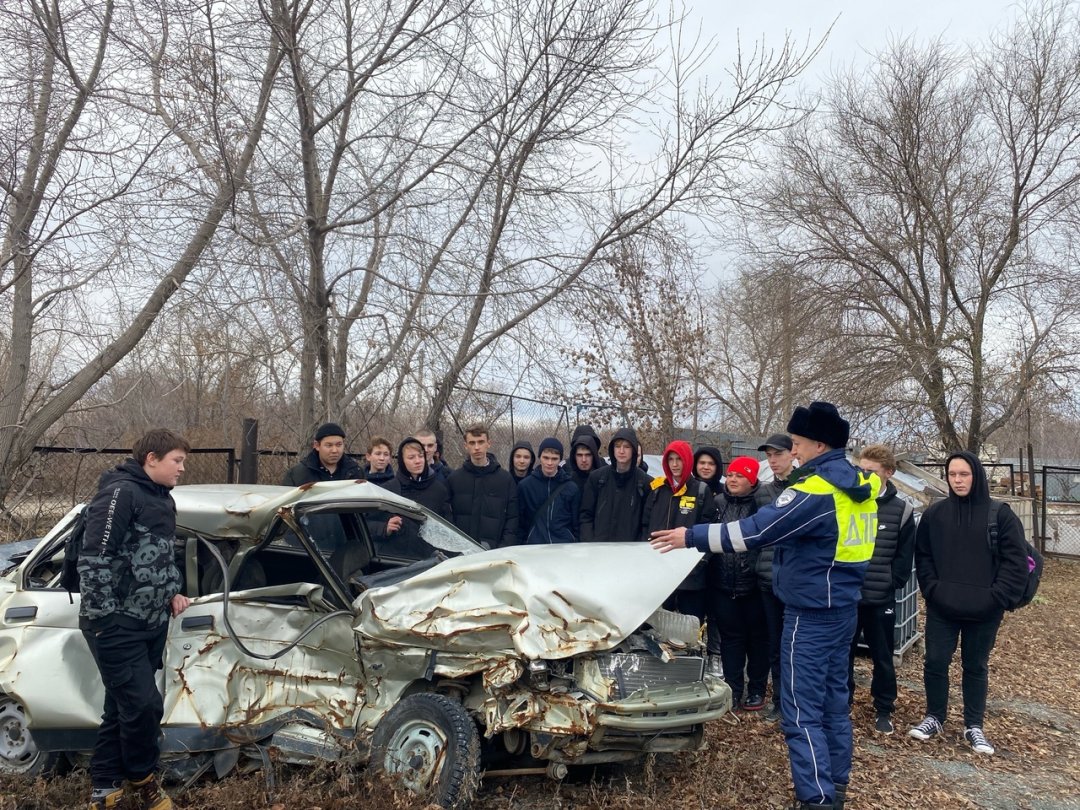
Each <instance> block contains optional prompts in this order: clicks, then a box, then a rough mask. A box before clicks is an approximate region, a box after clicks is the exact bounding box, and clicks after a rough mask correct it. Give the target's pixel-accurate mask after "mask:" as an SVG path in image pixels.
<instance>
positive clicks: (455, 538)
mask: <svg viewBox="0 0 1080 810" xmlns="http://www.w3.org/2000/svg"><path fill="white" fill-rule="evenodd" d="M420 536H421V537H422V538H423V539H424V541H425V542H427V543H429V544H430V545H432V546H434V547H435V548H437V549H439V550H440V551H448V552H452V553H454V554H476V553H477V552H478V551H483V550H484V549H483V547H482V546H480V545H478V544H477V543H476V541H474V540H472V539H471V538H469V537H467V536H465V535H464V534H462V533H461V531H460V530H458V529H457V528H456V527H454V526H451V525H450V524H449V523H445V522H443V521H441V520H439V519H438V518H437V517H435V516H434V515H433V516H431V517H430V518H428V520H427V521H426V522H424V524H423V525H421V526H420Z"/></svg>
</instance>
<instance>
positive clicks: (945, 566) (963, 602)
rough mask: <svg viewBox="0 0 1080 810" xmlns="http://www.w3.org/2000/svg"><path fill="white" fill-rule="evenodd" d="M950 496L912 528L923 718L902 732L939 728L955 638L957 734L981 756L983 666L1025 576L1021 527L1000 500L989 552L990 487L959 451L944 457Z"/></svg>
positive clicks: (924, 735)
mask: <svg viewBox="0 0 1080 810" xmlns="http://www.w3.org/2000/svg"><path fill="white" fill-rule="evenodd" d="M945 475H946V480H947V481H948V484H949V497H947V498H946V499H945V500H943V501H938V502H937V503H934V504H931V505H930V506H929V507H928V508H927V510H926V511H925V512H924V513H923V516H922V519H921V520H920V521H919V527H918V529H916V531H915V572H916V574H917V575H918V578H919V589H920V590H921V591H922V594H923V597H924V598H925V599H926V626H925V632H926V661H925V663H924V664H923V683H924V684H925V686H926V718H925V719H924V720H923V721H922V722H921V723H919V725H917V726H915V727H914V728H913V729H911V730H910V731H909V732H908V736H910V737H914V738H915V739H917V740H928V739H930V738H931V737H934V736H936V735H938V734H940V733H941V731H942V726H943V725H944V723H945V718H946V715H947V714H948V708H949V664H950V663H951V662H952V657H953V654H954V653H955V652H956V645H957V641H959V643H960V660H961V664H962V665H963V678H962V685H963V694H964V728H965V731H964V739H965V740H967V742H968V744H969V745H971V747H972V749H973V750H974V751H975V752H977V753H980V754H988V755H989V754H993V753H994V747H993V746H992V745H991V744H990V742H989V741H988V740H987V739H986V735H985V734H984V733H983V719H984V715H985V713H986V693H987V689H988V687H989V677H988V664H989V661H990V651H991V650H993V648H994V641H995V640H996V638H997V631H998V627H999V626H1000V625H1001V618H1002V616H1003V615H1004V612H1005V610H1006V609H1007V608H1009V607H1012V606H1014V605H1015V604H1016V603H1017V602H1018V601H1019V600H1020V597H1021V595H1022V594H1023V592H1024V586H1025V584H1026V583H1027V577H1028V559H1027V546H1026V545H1025V544H1024V526H1023V524H1022V523H1021V522H1020V518H1018V517H1017V516H1016V515H1015V514H1014V513H1013V511H1012V509H1010V508H1009V506H1008V504H1005V503H999V504H998V513H997V537H998V543H997V544H998V552H997V554H996V555H995V554H994V553H993V552H992V551H991V549H990V543H989V527H990V510H991V505H992V503H993V502H992V501H991V499H990V487H989V485H988V484H987V481H986V471H985V470H984V469H983V466H982V463H981V462H980V461H979V459H978V458H976V457H975V456H974V455H973V454H972V453H968V452H960V453H954V454H953V455H951V456H949V458H948V459H946V461H945Z"/></svg>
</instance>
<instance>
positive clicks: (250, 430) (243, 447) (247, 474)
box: [240, 417, 259, 484]
mask: <svg viewBox="0 0 1080 810" xmlns="http://www.w3.org/2000/svg"><path fill="white" fill-rule="evenodd" d="M240 430H241V436H240V483H241V484H257V483H258V482H259V420H258V419H252V418H250V417H248V418H245V419H244V424H243V427H242V428H241V429H240Z"/></svg>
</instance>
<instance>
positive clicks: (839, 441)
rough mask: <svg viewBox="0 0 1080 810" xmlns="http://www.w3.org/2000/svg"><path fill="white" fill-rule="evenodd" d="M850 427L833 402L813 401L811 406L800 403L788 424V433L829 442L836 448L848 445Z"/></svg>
mask: <svg viewBox="0 0 1080 810" xmlns="http://www.w3.org/2000/svg"><path fill="white" fill-rule="evenodd" d="M850 429H851V426H850V425H849V424H848V422H847V420H846V419H842V418H841V417H840V412H839V411H838V410H837V409H836V406H835V405H833V404H832V403H831V402H811V403H810V407H809V408H804V407H802V406H801V405H800V406H799V407H798V408H796V409H795V412H794V413H792V414H791V419H790V421H789V422H788V424H787V432H788V433H793V434H795V435H796V436H805V437H806V438H807V439H811V440H812V441H815V442H821V443H822V444H827V445H828V446H829V447H831V448H833V449H834V450H836V449H843V448H845V447H847V442H848V436H849V435H850Z"/></svg>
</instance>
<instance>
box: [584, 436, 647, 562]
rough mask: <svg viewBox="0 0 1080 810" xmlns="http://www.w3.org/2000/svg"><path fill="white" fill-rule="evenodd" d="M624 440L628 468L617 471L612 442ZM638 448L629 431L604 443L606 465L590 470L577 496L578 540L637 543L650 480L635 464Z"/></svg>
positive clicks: (638, 459) (637, 457) (637, 460)
mask: <svg viewBox="0 0 1080 810" xmlns="http://www.w3.org/2000/svg"><path fill="white" fill-rule="evenodd" d="M619 439H624V440H625V441H628V442H630V445H631V446H632V447H633V448H634V454H633V456H632V457H631V459H630V469H629V470H627V471H626V472H619V471H618V466H617V465H616V463H615V442H616V441H618V440H619ZM639 447H640V445H639V444H638V439H637V434H636V433H634V431H633V430H632V429H631V428H619V429H618V430H617V431H615V435H614V436H612V437H611V441H610V442H609V443H608V456H609V459H610V462H611V463H610V464H608V466H606V467H603V468H601V469H599V470H593V472H591V473H590V474H589V478H588V480H587V481H586V482H585V490H584V492H583V493H582V495H581V541H582V542H583V543H597V542H605V541H616V542H617V541H629V540H637V539H638V538H639V537H640V535H641V514H642V510H643V509H644V507H645V498H646V496H647V495H648V494H649V489H650V485H651V483H652V479H650V478H649V475H648V473H646V472H645V471H644V470H642V469H641V468H640V467H639V466H638V463H639V462H640V461H641V459H640V458H639V450H638V448H639Z"/></svg>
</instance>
